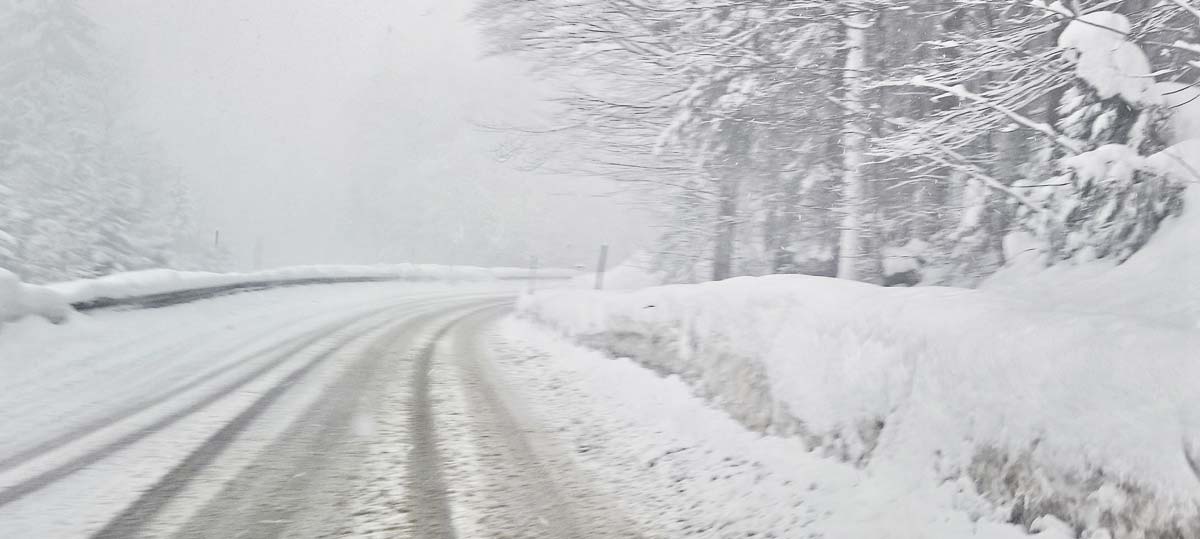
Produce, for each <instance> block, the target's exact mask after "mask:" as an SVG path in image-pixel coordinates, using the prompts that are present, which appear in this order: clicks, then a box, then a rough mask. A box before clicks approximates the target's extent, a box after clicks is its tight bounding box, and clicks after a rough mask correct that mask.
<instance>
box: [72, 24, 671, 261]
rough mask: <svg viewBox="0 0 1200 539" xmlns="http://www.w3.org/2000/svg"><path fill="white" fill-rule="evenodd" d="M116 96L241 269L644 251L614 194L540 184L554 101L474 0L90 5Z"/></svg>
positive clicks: (645, 228)
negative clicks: (484, 30) (154, 141)
mask: <svg viewBox="0 0 1200 539" xmlns="http://www.w3.org/2000/svg"><path fill="white" fill-rule="evenodd" d="M85 5H86V7H87V9H88V11H89V13H90V14H91V15H92V17H93V19H94V20H95V21H96V22H97V23H98V24H99V26H100V35H101V36H102V39H104V40H105V43H104V44H103V45H104V46H105V47H106V48H107V49H109V50H110V51H111V52H112V56H113V57H115V58H117V59H119V61H120V62H121V65H117V66H115V68H116V71H117V72H119V73H120V75H119V78H122V79H124V80H123V85H124V86H125V87H127V88H126V91H125V93H126V94H127V95H124V96H121V97H122V98H123V100H124V101H125V102H126V106H128V107H130V109H131V112H132V113H133V116H134V117H135V118H137V121H138V122H139V123H140V124H141V125H142V126H143V127H145V128H147V129H149V130H152V131H154V133H155V135H156V137H157V138H158V140H161V141H162V143H163V144H164V146H165V148H164V150H165V151H166V153H167V157H168V159H169V161H170V162H171V163H172V164H174V165H176V166H178V167H179V169H180V172H181V175H182V176H183V177H184V178H185V180H186V182H187V183H188V184H189V186H190V187H191V189H192V191H193V194H194V198H195V204H196V208H195V210H196V213H197V218H198V221H199V225H200V227H201V228H202V229H204V230H208V231H209V232H210V233H211V231H215V230H218V229H219V230H220V231H221V237H222V243H223V244H225V245H226V246H227V247H228V248H229V249H230V250H231V251H232V253H233V254H234V257H235V263H236V264H237V266H238V267H240V268H249V267H251V266H253V265H254V260H255V257H254V254H253V253H254V251H255V244H256V242H259V241H261V243H262V247H263V248H262V263H263V265H264V266H268V267H269V266H280V265H290V264H305V263H321V262H342V263H374V262H401V261H414V262H430V263H454V264H478V265H518V266H523V265H525V264H527V263H528V260H529V257H530V256H538V257H539V258H540V261H541V263H542V264H543V265H560V266H561V265H574V264H588V265H590V264H592V263H593V260H594V257H595V251H596V248H597V246H598V245H599V244H601V243H610V244H611V245H612V248H613V256H612V259H614V260H620V259H621V258H623V257H625V256H627V255H628V254H629V253H630V252H631V251H632V250H634V249H636V248H637V247H638V246H639V244H640V243H642V242H644V241H646V240H648V239H649V238H650V236H651V235H652V231H651V230H650V228H649V225H648V222H647V218H646V217H645V216H644V215H642V214H641V212H638V211H635V210H633V209H632V208H630V206H629V204H628V203H629V202H630V201H629V200H628V199H624V198H614V197H612V196H604V195H606V194H609V193H612V192H613V191H614V186H612V185H611V184H607V183H604V182H602V181H600V180H597V179H591V178H572V177H563V176H554V175H548V174H544V173H542V172H540V171H538V170H536V166H537V163H538V159H539V156H540V155H544V154H546V153H547V152H552V151H553V145H552V144H551V145H550V147H546V142H545V139H544V138H539V140H540V142H538V143H537V144H536V145H533V146H531V145H530V144H529V141H528V140H527V137H522V136H519V135H518V134H514V133H513V132H509V131H497V130H490V129H485V128H483V127H481V126H508V125H521V126H529V125H537V124H538V123H539V122H540V121H541V116H542V115H541V114H540V113H542V112H544V111H545V110H547V109H546V107H547V106H548V105H547V104H546V98H547V97H549V95H548V94H546V90H545V89H544V85H540V84H539V83H538V81H537V80H536V79H535V78H533V77H532V76H531V75H529V74H528V70H527V67H526V66H525V65H522V64H519V63H517V61H515V60H513V59H511V58H484V57H483V44H482V39H481V36H480V34H479V32H478V30H477V29H476V28H475V26H474V25H473V24H472V23H471V22H470V21H468V20H466V19H465V16H466V14H467V12H468V10H469V9H470V7H471V2H470V1H467V0H404V1H400V2H397V1H394V0H359V1H355V2H323V1H303V2H301V1H295V0H260V1H255V2H242V1H238V0H205V1H204V2H195V1H192V0H136V1H123V2H112V1H106V0H91V1H89V2H86V3H85Z"/></svg>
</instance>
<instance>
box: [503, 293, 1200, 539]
mask: <svg viewBox="0 0 1200 539" xmlns="http://www.w3.org/2000/svg"><path fill="white" fill-rule="evenodd" d="M520 312H521V314H522V315H523V316H524V317H527V318H530V319H533V320H536V321H539V322H541V323H543V324H546V325H548V326H551V327H553V328H555V329H556V330H557V331H559V332H560V333H562V334H565V335H567V336H570V337H572V338H574V339H576V340H577V341H579V342H582V343H584V344H588V345H590V346H592V347H595V348H599V349H602V350H605V351H607V352H609V353H611V354H613V355H617V356H624V357H631V358H634V359H635V360H637V361H639V362H641V363H642V364H644V365H646V366H648V367H650V368H652V369H654V370H657V371H659V372H661V373H664V374H673V375H678V376H680V377H681V378H682V379H683V380H685V381H687V382H688V383H689V384H691V385H692V387H694V388H695V390H696V392H697V393H698V394H699V395H700V396H703V397H705V398H707V399H709V400H710V401H712V402H714V403H715V404H716V405H718V406H720V407H721V408H723V409H724V410H726V411H727V412H729V413H730V414H731V415H733V416H734V417H735V418H737V419H738V420H740V421H741V422H742V423H743V424H745V425H747V426H748V427H750V428H752V429H755V430H758V431H762V432H768V433H775V434H781V435H792V436H796V437H798V438H801V439H803V440H805V441H806V442H807V444H808V446H809V447H811V448H813V449H817V450H820V451H821V452H823V453H825V454H827V455H831V456H837V457H839V458H842V459H845V460H847V461H850V462H854V463H857V464H858V465H860V466H863V467H864V468H867V469H868V470H870V471H871V472H872V473H875V474H892V475H895V476H898V477H903V478H904V479H903V480H905V481H910V482H911V483H910V484H912V485H914V488H918V486H919V485H928V484H940V483H942V482H945V481H954V480H962V481H964V482H965V483H966V484H969V485H971V486H972V487H973V488H974V489H976V490H977V491H978V493H979V494H982V495H983V496H984V497H986V498H987V499H989V500H991V502H992V503H994V504H995V510H996V512H997V514H998V515H1001V517H1000V518H1002V519H1007V520H1011V521H1012V522H1015V523H1020V524H1023V525H1026V526H1027V527H1028V526H1031V525H1032V524H1033V522H1034V521H1035V520H1036V519H1037V518H1038V517H1040V516H1043V515H1054V516H1055V517H1058V518H1060V519H1062V520H1064V521H1066V522H1070V523H1071V524H1073V525H1075V526H1077V527H1078V528H1079V529H1081V530H1092V531H1093V532H1094V533H1100V531H1099V530H1105V531H1107V532H1108V533H1109V534H1110V535H1109V536H1110V537H1162V536H1171V537H1174V536H1186V537H1200V517H1198V515H1197V507H1200V505H1198V504H1200V478H1198V475H1200V470H1197V469H1196V462H1197V460H1200V406H1197V402H1200V388H1198V387H1197V386H1196V383H1195V381H1196V380H1198V379H1200V356H1198V354H1200V352H1198V351H1200V332H1196V331H1191V330H1183V329H1178V328H1171V327H1165V326H1162V325H1152V324H1148V323H1143V322H1142V321H1139V320H1136V319H1130V318H1124V317H1117V316H1106V315H1101V314H1071V313H1062V312H1056V311H1052V310H1047V309H1042V308H1038V307H1037V306H1036V305H1034V304H1032V303H1029V302H1025V301H1020V300H1012V299H1007V298H1005V297H1002V296H999V295H995V294H991V293H987V292H981V291H971V290H957V289H946V288H913V289H888V288H880V287H876V286H873V285H867V284H862V283H855V282H847V281H840V280H835V279H825V278H819V277H805V276H772V277H759V278H742V279H734V280H731V281H725V282H720V283H707V284H701V285H681V286H668V287H659V288H651V289H646V290H642V291H638V292H629V293H612V292H608V293H604V292H591V291H579V290H562V291H548V292H543V293H540V294H537V295H534V296H530V297H527V298H525V299H524V300H523V301H522V303H521V305H520ZM993 516H994V515H993ZM1172 530H1175V531H1176V532H1178V535H1166V534H1168V533H1170V532H1171V531H1172ZM1143 532H1145V533H1144V534H1143ZM1156 533H1161V534H1163V535H1155V534H1156ZM1084 537H1104V535H1090V536H1089V535H1084Z"/></svg>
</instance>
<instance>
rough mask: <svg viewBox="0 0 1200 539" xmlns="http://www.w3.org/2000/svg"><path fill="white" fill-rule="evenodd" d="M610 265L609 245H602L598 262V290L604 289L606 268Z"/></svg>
mask: <svg viewBox="0 0 1200 539" xmlns="http://www.w3.org/2000/svg"><path fill="white" fill-rule="evenodd" d="M607 267H608V245H601V246H600V261H599V262H598V263H597V264H596V290H604V270H605V269H607Z"/></svg>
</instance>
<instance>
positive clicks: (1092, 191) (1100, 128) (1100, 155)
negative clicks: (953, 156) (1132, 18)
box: [1015, 11, 1188, 262]
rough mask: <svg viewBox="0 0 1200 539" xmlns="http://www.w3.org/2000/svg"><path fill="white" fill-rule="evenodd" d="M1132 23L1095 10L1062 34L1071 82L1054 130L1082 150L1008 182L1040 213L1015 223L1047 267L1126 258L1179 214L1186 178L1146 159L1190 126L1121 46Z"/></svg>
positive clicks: (1138, 59)
mask: <svg viewBox="0 0 1200 539" xmlns="http://www.w3.org/2000/svg"><path fill="white" fill-rule="evenodd" d="M1131 26H1132V25H1131V24H1130V22H1129V20H1128V19H1127V18H1126V17H1125V16H1124V15H1121V14H1118V13H1114V12H1109V11H1099V12H1093V13H1089V14H1086V15H1083V16H1081V17H1079V18H1078V19H1077V20H1074V21H1072V22H1071V23H1070V24H1068V25H1067V28H1066V29H1065V30H1064V31H1063V33H1062V34H1061V35H1060V37H1059V41H1058V43H1059V46H1060V47H1062V48H1063V49H1064V51H1065V52H1066V53H1067V56H1068V58H1071V59H1073V61H1074V66H1075V75H1076V77H1077V79H1076V81H1075V83H1074V84H1073V85H1072V86H1071V87H1070V88H1069V89H1068V90H1067V91H1066V92H1065V93H1064V95H1063V98H1062V100H1061V102H1060V104H1059V113H1060V115H1061V119H1060V120H1059V124H1058V126H1057V127H1058V129H1059V131H1060V132H1061V133H1062V134H1063V135H1065V136H1066V137H1067V138H1068V139H1070V140H1072V141H1075V142H1074V144H1075V146H1077V147H1078V148H1077V149H1079V150H1082V151H1076V152H1073V153H1069V154H1068V155H1066V156H1064V157H1063V158H1062V159H1060V160H1059V161H1058V168H1059V170H1060V174H1059V175H1057V176H1055V177H1052V178H1028V179H1025V180H1022V181H1020V182H1018V183H1017V184H1016V185H1015V187H1016V188H1017V190H1018V192H1020V193H1021V194H1022V195H1024V196H1025V197H1026V198H1027V199H1028V200H1031V201H1033V202H1034V203H1035V204H1036V206H1037V207H1038V208H1040V209H1041V211H1039V210H1037V209H1035V208H1030V207H1027V206H1023V207H1020V208H1019V209H1018V218H1019V221H1020V223H1021V224H1022V225H1023V227H1024V228H1025V230H1027V231H1031V232H1033V233H1034V234H1035V235H1036V236H1037V237H1040V238H1042V239H1043V241H1045V243H1046V248H1045V250H1046V252H1045V255H1046V258H1047V261H1048V262H1053V261H1056V260H1066V259H1075V258H1083V259H1091V258H1110V259H1113V260H1116V261H1118V262H1121V261H1124V260H1126V259H1128V258H1129V257H1130V256H1132V255H1133V253H1135V252H1137V250H1138V249H1140V248H1141V247H1142V246H1143V245H1145V244H1146V242H1147V241H1148V240H1149V238H1150V236H1152V235H1153V234H1154V232H1155V231H1156V230H1158V227H1159V224H1160V223H1161V222H1162V221H1163V220H1164V219H1166V218H1167V217H1169V216H1171V215H1175V214H1178V213H1179V212H1180V211H1181V210H1182V207H1183V199H1182V193H1183V189H1184V186H1185V182H1186V181H1188V178H1181V177H1179V176H1177V175H1175V174H1170V173H1163V172H1162V171H1160V170H1155V169H1154V168H1153V167H1150V166H1148V165H1147V162H1146V159H1145V158H1146V156H1150V155H1152V154H1155V153H1157V152H1159V151H1161V150H1163V149H1164V148H1165V147H1166V146H1167V144H1168V143H1169V142H1170V141H1171V140H1172V138H1175V137H1179V136H1182V131H1181V130H1182V129H1186V128H1187V127H1186V126H1187V125H1188V123H1187V121H1185V119H1183V118H1176V117H1175V116H1174V112H1173V110H1172V109H1171V108H1169V107H1168V101H1169V100H1167V99H1166V98H1165V97H1164V95H1163V91H1165V90H1168V88H1167V87H1162V86H1158V85H1157V84H1156V83H1155V81H1154V74H1153V73H1152V72H1151V68H1150V62H1149V61H1148V60H1147V58H1146V56H1145V54H1144V53H1143V52H1142V50H1141V49H1140V48H1139V47H1138V46H1137V45H1136V44H1134V43H1133V42H1131V41H1129V40H1128V36H1129V32H1130V28H1131ZM1170 101H1173V100H1170Z"/></svg>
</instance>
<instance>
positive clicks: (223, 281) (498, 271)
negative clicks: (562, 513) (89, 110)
mask: <svg viewBox="0 0 1200 539" xmlns="http://www.w3.org/2000/svg"><path fill="white" fill-rule="evenodd" d="M575 273H576V272H574V271H571V270H562V269H540V270H538V272H537V274H536V277H537V278H539V279H566V278H569V277H571V276H573V275H575ZM529 276H530V271H529V270H528V269H524V268H481V267H474V266H442V265H436V264H388V265H374V266H336V265H328V266H295V267H288V268H280V269H273V270H267V271H257V272H251V273H208V272H194V271H175V270H165V269H159V270H147V271H135V272H129V273H118V274H114V275H109V276H106V277H100V278H97V279H82V280H78V281H69V282H65V283H55V284H52V285H49V286H48V288H50V289H52V290H54V291H56V292H58V293H60V294H62V295H63V296H64V297H65V298H67V301H68V302H70V303H72V304H78V303H86V302H94V301H97V300H114V299H122V298H132V297H140V296H150V295H155V294H168V293H172V292H182V291H189V290H199V289H206V288H215V287H222V286H234V285H255V284H262V285H280V284H288V283H296V284H300V283H304V282H310V281H324V280H328V281H353V280H358V281H369V280H379V281H391V280H395V281H434V280H437V281H490V280H496V279H506V280H515V279H527V278H529Z"/></svg>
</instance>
